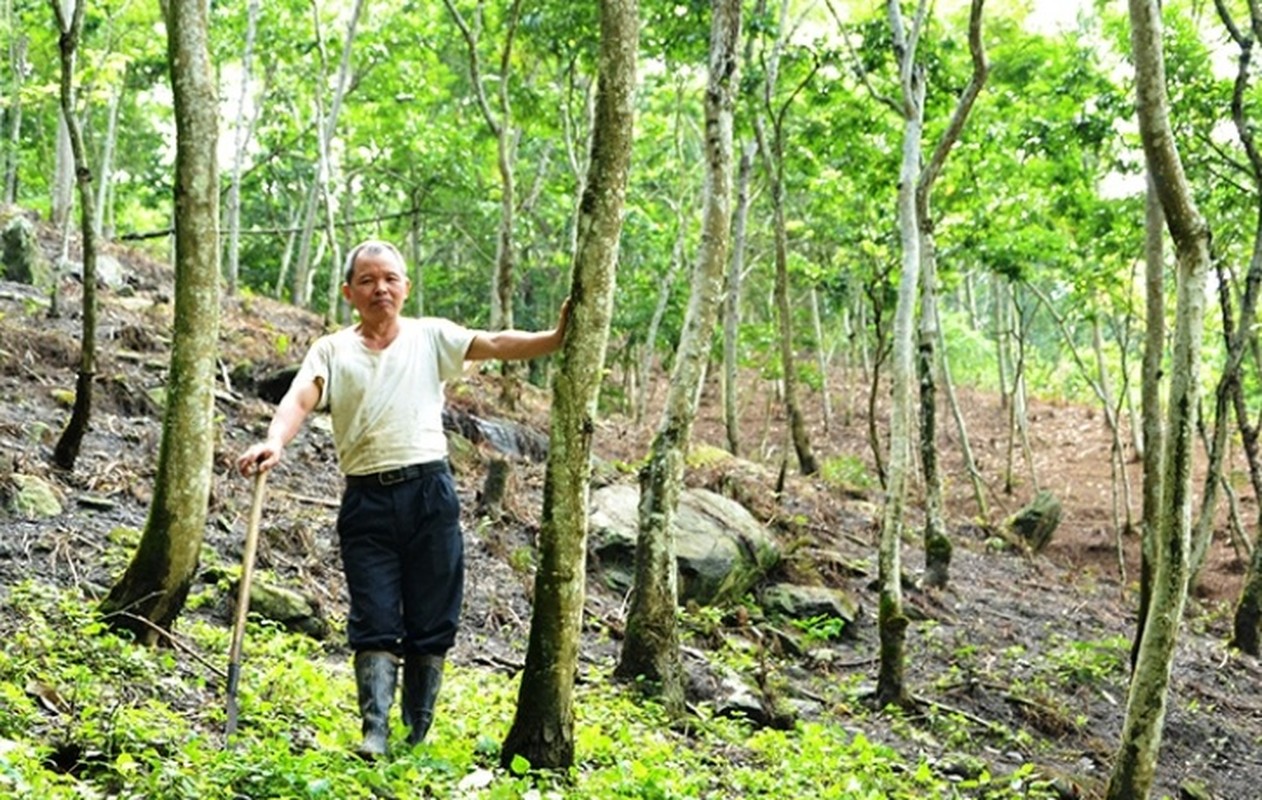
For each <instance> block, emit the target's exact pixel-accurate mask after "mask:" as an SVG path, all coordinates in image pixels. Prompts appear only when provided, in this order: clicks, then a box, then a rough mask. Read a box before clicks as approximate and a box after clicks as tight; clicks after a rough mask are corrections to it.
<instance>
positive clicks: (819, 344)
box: [810, 284, 833, 433]
mask: <svg viewBox="0 0 1262 800" xmlns="http://www.w3.org/2000/svg"><path fill="white" fill-rule="evenodd" d="M810 297H811V304H810V308H811V332H812V333H813V334H814V336H815V363H816V366H818V367H819V377H820V390H819V393H820V403H821V405H822V406H823V411H824V432H825V433H828V432H830V431H832V429H833V404H832V400H830V399H829V395H830V393H829V391H828V376H829V372H830V370H829V369H828V360H829V358H828V357H829V352H828V349H827V348H825V347H824V325H823V323H822V322H821V321H820V318H819V289H818V287H816V286H815V285H814V284H811V287H810Z"/></svg>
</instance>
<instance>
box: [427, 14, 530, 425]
mask: <svg viewBox="0 0 1262 800" xmlns="http://www.w3.org/2000/svg"><path fill="white" fill-rule="evenodd" d="M443 5H445V6H446V7H447V11H448V12H449V13H450V14H451V16H452V19H453V20H454V21H455V23H456V26H457V27H458V28H459V29H460V33H461V36H462V37H463V38H464V41H465V45H466V46H467V47H468V49H469V82H470V85H471V86H472V88H473V90H474V95H475V97H476V98H477V101H478V108H479V109H481V111H482V117H483V118H484V119H485V120H486V125H487V128H488V129H489V130H490V131H491V134H492V135H493V136H495V146H496V166H497V168H498V170H499V176H500V223H499V232H498V234H497V236H496V240H495V269H494V271H493V272H492V273H491V320H490V329H491V330H496V331H498V330H507V329H509V328H512V327H513V296H514V295H515V294H516V281H517V250H516V245H515V243H514V241H513V240H514V237H515V233H514V227H515V225H516V209H517V197H516V193H517V189H516V174H515V173H516V170H517V143H518V140H519V139H520V138H521V131H520V130H519V129H517V128H515V127H514V123H513V107H512V104H511V103H510V102H509V86H510V83H511V80H510V79H511V76H512V64H513V42H514V40H515V38H516V35H517V24H518V22H519V21H520V19H521V0H512V4H511V5H510V6H509V8H508V10H507V11H506V12H505V13H506V17H507V23H506V31H505V34H504V49H503V50H502V51H501V52H500V64H499V73H498V75H496V76H495V77H496V78H497V80H496V84H497V85H498V91H497V93H496V102H497V103H498V105H499V115H498V118H497V116H496V113H495V112H494V111H492V110H491V104H490V101H489V100H488V99H487V96H486V89H485V88H484V83H485V81H484V79H483V76H482V61H481V58H480V56H479V55H478V39H479V36H480V33H481V30H482V4H481V3H479V4H478V8H477V11H476V12H475V14H476V15H475V18H474V27H473V28H471V27H470V26H469V24H468V23H467V22H466V21H465V19H464V17H463V16H462V15H461V14H460V11H459V10H458V9H457V8H456V6H455V3H454V2H452V0H443ZM502 373H503V376H504V382H503V384H502V392H501V395H500V400H501V402H502V403H504V405H505V406H507V407H508V408H509V409H514V408H516V406H517V400H518V395H519V394H520V381H521V373H520V371H519V366H518V365H517V364H516V363H515V362H512V361H505V362H504V363H503V366H502Z"/></svg>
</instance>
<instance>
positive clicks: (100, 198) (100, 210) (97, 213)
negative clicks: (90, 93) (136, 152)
mask: <svg viewBox="0 0 1262 800" xmlns="http://www.w3.org/2000/svg"><path fill="white" fill-rule="evenodd" d="M123 85H124V84H123V83H120V84H119V85H118V86H117V87H116V88H115V89H114V92H113V94H111V95H110V102H109V108H108V109H107V110H106V118H107V121H106V125H105V141H104V142H102V143H101V157H100V162H99V163H100V168H99V170H98V173H99V174H100V180H98V181H97V187H96V205H95V206H94V207H93V210H92V233H93V234H94V235H95V236H96V238H97V239H110V238H112V236H111V234H110V233H109V232H107V231H106V230H105V213H106V209H107V208H108V207H109V203H110V195H111V193H112V192H111V187H112V186H113V183H114V178H113V174H114V147H115V145H116V144H117V142H118V109H119V106H120V105H121V104H122V102H121V101H122V96H123Z"/></svg>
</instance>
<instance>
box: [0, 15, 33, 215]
mask: <svg viewBox="0 0 1262 800" xmlns="http://www.w3.org/2000/svg"><path fill="white" fill-rule="evenodd" d="M4 15H5V21H6V23H7V24H8V26H9V30H10V31H13V36H12V37H11V38H10V39H9V69H10V71H12V73H13V84H12V87H11V88H12V91H11V94H10V95H9V113H8V121H9V130H8V132H7V134H6V136H5V141H6V142H7V145H6V148H5V153H4V156H5V158H4V175H3V179H2V180H3V182H2V183H0V186H2V187H3V190H4V194H3V200H4V202H5V203H9V204H12V203H16V202H17V197H18V165H19V164H20V163H21V156H22V85H23V84H24V83H25V78H26V72H27V64H26V47H27V41H28V40H27V37H26V34H24V33H21V32H19V31H18V23H17V16H16V14H14V11H13V0H5V4H4Z"/></svg>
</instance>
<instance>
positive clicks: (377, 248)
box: [342, 239, 407, 286]
mask: <svg viewBox="0 0 1262 800" xmlns="http://www.w3.org/2000/svg"><path fill="white" fill-rule="evenodd" d="M361 253H362V254H365V255H370V256H376V255H381V254H382V253H389V254H390V255H392V256H394V259H395V261H398V262H399V268H400V269H402V270H403V274H404V276H405V277H406V276H407V262H406V261H404V260H403V254H402V253H400V252H399V248H397V247H395V246H394V245H392V244H390V243H389V242H386V241H382V240H381V239H368V240H367V241H363V242H360V243H359V244H357V245H355V246H354V247H352V248H351V251H350V252H349V253H347V254H346V270H345V272H343V273H342V280H343V282H344V283H346V284H347V285H348V286H349V285H350V282H351V278H353V277H354V276H355V259H357V258H359V256H360V254H361Z"/></svg>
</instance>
